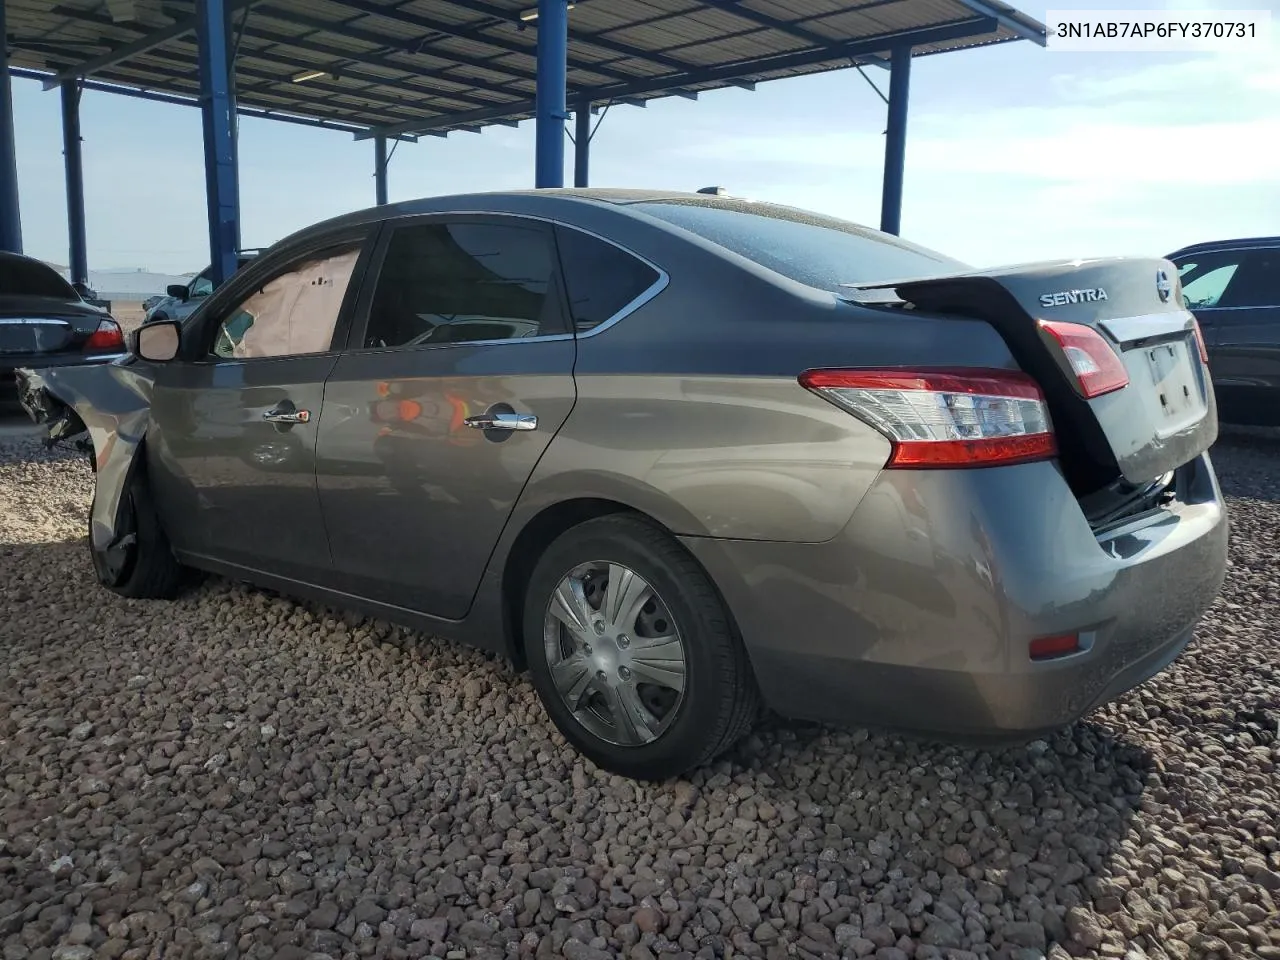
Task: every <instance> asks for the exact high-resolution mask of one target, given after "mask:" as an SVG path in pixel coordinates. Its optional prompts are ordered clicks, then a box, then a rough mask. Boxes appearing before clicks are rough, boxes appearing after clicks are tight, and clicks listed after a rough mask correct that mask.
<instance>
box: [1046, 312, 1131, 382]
mask: <svg viewBox="0 0 1280 960" xmlns="http://www.w3.org/2000/svg"><path fill="white" fill-rule="evenodd" d="M1040 327H1041V329H1043V330H1044V331H1045V332H1046V333H1048V334H1049V335H1050V336H1052V337H1053V339H1055V340H1057V341H1058V346H1060V347H1061V348H1062V352H1063V353H1064V354H1065V355H1066V358H1067V363H1069V364H1071V370H1072V372H1073V373H1075V375H1076V380H1077V381H1078V382H1079V384H1080V391H1081V393H1083V394H1084V398H1085V399H1086V400H1092V399H1093V398H1094V397H1100V396H1102V395H1103V394H1105V393H1113V392H1114V391H1116V390H1122V389H1124V388H1125V387H1127V386H1128V385H1129V372H1128V371H1127V370H1125V368H1124V364H1123V363H1122V362H1121V360H1120V357H1119V356H1118V355H1117V354H1116V352H1115V350H1113V349H1112V348H1111V344H1109V343H1107V341H1105V340H1103V339H1102V335H1101V334H1099V333H1098V332H1097V331H1096V330H1094V329H1093V328H1092V327H1086V326H1085V325H1084V324H1082V323H1066V322H1065V321H1061V320H1041V321H1040Z"/></svg>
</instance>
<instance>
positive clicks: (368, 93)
mask: <svg viewBox="0 0 1280 960" xmlns="http://www.w3.org/2000/svg"><path fill="white" fill-rule="evenodd" d="M64 16H67V17H68V18H69V19H75V20H80V21H82V22H85V23H91V24H94V25H96V26H107V25H108V24H106V23H105V22H104V21H102V20H99V19H98V18H96V17H94V16H92V15H88V14H85V13H84V12H77V13H75V14H72V13H70V12H67V13H65V14H64ZM182 40H183V42H185V43H193V42H194V41H193V40H191V39H188V38H185V37H184V38H182ZM271 42H274V41H271ZM256 53H257V51H254V50H247V51H246V50H243V48H242V50H241V57H245V56H250V57H252V56H254V55H255V54H256ZM148 55H149V56H151V57H153V58H155V59H158V60H169V61H171V62H173V63H174V65H175V67H177V68H183V67H185V66H186V64H187V59H186V58H184V57H181V56H179V55H177V54H170V53H168V52H166V51H162V50H155V49H153V50H151V51H148ZM267 59H273V60H275V61H276V62H278V63H281V64H284V65H286V66H288V67H290V68H295V69H299V70H307V69H313V68H315V64H314V63H313V62H311V61H307V60H299V59H297V58H296V57H287V56H285V55H283V54H280V53H271V54H269V55H268V56H267ZM129 69H134V70H147V71H150V72H152V73H156V74H158V75H160V76H163V77H166V78H169V79H182V78H184V77H185V74H184V73H181V72H178V73H169V72H166V71H162V70H158V69H155V68H153V67H145V66H142V65H139V64H133V65H131V66H130V67H129ZM396 69H400V68H399V67H397V68H396ZM236 72H237V73H238V74H240V75H243V76H246V77H251V78H253V79H254V80H256V81H261V82H258V83H255V84H253V85H251V86H246V87H242V88H240V90H239V94H240V95H244V94H246V93H250V94H251V93H255V92H261V91H263V90H265V89H266V88H267V87H271V86H283V87H289V86H291V84H292V79H291V78H288V77H278V76H276V75H275V74H273V73H269V72H266V71H264V70H260V69H257V68H254V67H247V66H245V65H244V64H238V65H237V67H236ZM404 72H405V73H409V74H411V73H412V71H411V70H409V69H408V68H405V71H404ZM342 73H343V75H345V76H347V77H350V78H351V79H353V80H359V81H361V82H363V83H366V84H369V85H370V87H374V86H377V87H384V88H386V89H389V90H403V91H404V92H405V93H407V94H412V95H415V96H417V97H422V96H433V97H441V98H443V99H456V100H457V101H458V102H460V103H467V102H471V103H477V104H479V105H480V106H481V107H492V106H494V105H495V104H494V102H493V101H491V100H481V99H479V98H477V97H468V96H467V95H466V94H462V95H460V96H459V97H452V96H451V95H450V94H448V93H445V92H442V91H435V90H431V89H424V88H422V87H414V86H407V85H404V84H401V83H399V82H397V81H396V80H392V79H388V78H386V77H381V76H379V75H377V74H371V73H366V72H365V71H363V70H358V69H344V70H343V71H342ZM307 85H308V87H310V88H311V89H313V90H323V91H325V92H326V93H332V94H335V95H340V96H349V97H359V98H363V99H365V100H368V101H369V102H370V103H372V104H375V105H380V106H383V107H392V108H395V107H405V106H413V105H412V104H406V103H404V102H403V101H400V100H393V99H390V98H388V97H387V96H385V95H381V94H379V93H376V92H373V91H372V90H371V89H370V88H366V87H360V88H357V89H349V88H346V87H340V86H337V85H335V84H328V83H324V82H323V81H321V80H320V79H319V78H317V79H316V80H314V81H308V84H307ZM46 89H48V85H47V84H46ZM506 95H507V96H517V97H518V96H520V95H521V94H520V92H519V91H507V92H506ZM276 96H278V97H279V98H280V99H286V100H289V101H291V102H293V103H296V104H299V105H300V107H303V108H305V107H307V106H309V103H308V101H307V98H306V97H295V96H289V97H285V96H283V95H280V94H276ZM512 102H518V101H512ZM302 112H305V109H303V110H302ZM384 112H385V113H386V114H387V115H388V116H394V114H395V110H394V109H390V110H386V111H384ZM433 112H435V113H436V114H437V115H444V112H443V111H440V110H436V111H433Z"/></svg>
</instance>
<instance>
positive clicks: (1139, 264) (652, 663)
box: [23, 190, 1227, 778]
mask: <svg viewBox="0 0 1280 960" xmlns="http://www.w3.org/2000/svg"><path fill="white" fill-rule="evenodd" d="M1177 286H1178V285H1177V274H1176V273H1175V272H1174V271H1173V269H1172V266H1171V265H1170V264H1169V263H1167V262H1166V261H1163V260H1158V259H1108V260H1083V261H1082V260H1072V261H1063V262H1054V263H1045V264H1036V265H1030V266H1020V267H1009V268H1001V269H994V270H977V271H975V270H970V269H968V268H966V267H965V266H964V265H962V264H959V263H957V262H955V261H953V260H950V259H948V258H946V257H943V256H941V255H939V254H936V253H933V252H931V251H928V250H924V249H922V248H919V247H916V246H914V245H912V244H909V243H906V242H904V241H902V240H899V239H898V238H896V237H892V236H887V235H884V234H881V233H877V232H876V231H873V230H869V229H866V228H863V227H860V226H857V225H855V224H851V223H848V222H845V221H842V220H837V219H834V218H831V217H826V216H823V215H820V214H816V213H810V212H807V211H800V210H795V209H791V208H787V207H780V206H775V205H770V204H763V203H751V202H747V201H742V200H735V199H732V198H728V197H723V196H708V195H698V194H662V193H652V192H640V191H607V190H577V191H575V190H564V191H556V190H551V191H535V192H524V193H496V194H483V195H472V196H461V197H440V198H434V199H430V200H422V201H416V202H411V203H403V204H398V205H394V206H386V207H379V208H376V209H372V210H368V211H364V212H361V213H356V214H351V215H348V216H345V217H341V218H338V219H336V220H332V221H328V222H326V223H323V224H320V225H318V226H315V227H312V228H310V229H307V230H304V231H302V232H300V233H298V234H296V235H295V236H292V237H290V238H288V239H287V240H284V241H282V242H281V243H280V244H278V245H277V246H276V247H274V248H272V249H271V250H270V251H268V252H266V253H265V254H264V255H262V256H261V257H260V258H258V259H257V260H256V261H255V262H254V263H253V264H251V265H249V266H248V267H247V268H245V269H244V270H242V271H240V273H238V274H237V275H236V276H235V277H233V278H232V279H231V280H230V281H229V282H227V283H226V284H225V285H224V286H223V287H221V288H220V289H218V290H217V291H215V292H214V293H213V294H212V295H211V296H209V297H207V298H206V300H205V302H204V304H203V305H202V306H201V307H200V308H199V309H198V310H197V311H196V312H195V313H194V314H193V315H192V316H191V317H190V318H189V319H188V320H187V321H186V322H184V323H176V322H159V323H152V324H149V325H147V326H144V327H142V328H141V329H140V330H139V331H137V332H136V333H135V335H134V340H133V343H132V348H133V354H134V356H133V357H131V359H129V360H128V361H125V362H121V363H117V364H114V365H112V366H110V367H109V368H104V369H102V370H86V371H77V370H68V371H65V372H64V371H58V372H56V373H52V374H48V375H46V374H41V373H39V372H37V371H27V372H26V373H25V374H24V376H23V393H24V398H25V403H26V406H27V408H28V409H29V410H30V411H31V412H32V414H33V415H34V416H35V417H36V418H37V419H41V420H44V421H47V422H49V423H50V424H51V426H52V428H53V429H54V431H55V432H56V433H57V434H58V435H60V436H69V435H72V434H74V433H76V432H83V431H84V430H87V432H88V434H89V437H90V438H91V440H92V445H93V449H94V451H95V462H96V469H97V495H96V498H95V501H94V505H93V508H92V511H91V518H90V550H91V554H92V557H93V559H94V564H95V567H96V569H97V572H98V577H99V579H100V581H101V582H102V583H103V584H105V585H106V586H107V587H108V588H110V589H111V590H114V591H116V592H117V593H120V594H122V595H124V596H128V597H173V596H176V595H178V594H179V592H180V590H181V587H182V585H183V583H184V582H186V580H187V579H188V574H189V573H190V572H191V571H194V570H200V571H210V572H214V573H218V574H222V575H226V576H231V577H235V578H239V579H243V580H248V581H251V582H254V583H258V584H263V585H266V586H269V587H274V588H277V589H280V590H283V591H286V592H290V593H292V594H294V595H296V596H299V597H308V598H314V599H318V600H323V601H325V602H329V603H333V604H337V605H342V606H347V607H351V608H355V609H358V610H361V611H364V612H366V613H369V614H373V615H377V616H382V617H386V618H388V619H392V620H396V621H399V622H403V623H406V624H410V625H413V626H416V627H419V628H421V629H422V630H424V631H427V632H430V633H433V634H437V635H442V636H448V637H453V638H457V639H460V640H462V641H465V642H468V643H472V644H475V645H477V646H480V647H483V648H485V649H488V650H492V651H496V652H499V653H501V654H503V655H505V656H507V657H510V658H511V659H512V660H513V661H514V662H515V663H516V664H518V665H520V666H522V667H527V668H528V669H529V671H530V672H531V674H532V678H533V682H534V685H535V687H536V689H537V691H538V693H539V694H540V696H541V698H542V700H543V702H544V704H545V706H546V709H547V711H548V713H549V715H550V717H551V719H552V720H553V721H554V723H555V724H556V725H557V726H558V727H559V729H560V730H561V731H562V732H563V733H564V735H565V736H566V737H567V738H568V739H569V740H570V741H571V742H572V743H573V744H575V745H576V746H577V747H578V749H580V750H581V751H582V752H583V753H584V754H585V755H587V756H588V757H590V758H591V759H592V760H593V761H595V762H596V763H598V764H600V765H601V766H603V767H605V768H607V769H609V770H613V771H616V772H619V773H622V774H624V775H627V776H632V777H638V778H665V777H669V776H672V775H676V774H679V773H681V772H683V771H686V770H688V769H690V768H691V767H694V766H697V765H699V764H703V763H706V762H707V761H709V760H711V759H712V758H714V757H716V756H717V755H719V754H721V753H722V752H723V751H724V750H726V749H727V748H728V747H730V746H731V745H732V744H733V743H734V742H735V741H736V740H737V739H738V738H739V737H741V736H742V735H743V734H744V733H745V732H746V731H747V730H748V729H749V728H750V727H751V724H752V722H753V721H754V720H755V719H756V717H757V716H758V715H759V713H760V710H761V709H762V707H769V708H772V709H773V710H775V711H777V712H779V713H781V714H784V715H787V716H792V717H804V718H811V719H815V720H821V721H830V722H835V723H841V724H874V725H888V726H893V727H898V728H903V729H907V730H913V731H920V732H923V733H926V734H930V735H935V736H941V737H945V738H950V739H965V740H969V739H989V740H992V741H1006V740H1018V739H1025V738H1029V737H1033V736H1037V735H1040V734H1042V733H1044V732H1047V731H1050V730H1053V729H1056V728H1059V727H1061V726H1063V725H1065V724H1069V723H1071V722H1073V721H1074V720H1076V719H1078V718H1080V717H1082V716H1084V715H1085V714H1086V713H1088V712H1089V711H1090V710H1091V709H1092V708H1093V707H1095V706H1096V705H1098V704H1100V703H1103V702H1105V701H1107V700H1108V699H1110V698H1113V697H1115V696H1117V695H1119V694H1120V693H1122V692H1123V691H1125V690H1127V689H1129V688H1130V687H1132V686H1134V685H1135V684H1137V683H1140V682H1142V681H1143V680H1145V679H1146V678H1148V677H1150V676H1151V675H1153V674H1154V673H1156V672H1157V671H1159V670H1160V669H1162V668H1163V667H1164V666H1165V665H1166V664H1168V663H1169V662H1170V661H1171V660H1172V659H1173V658H1174V657H1176V656H1177V655H1178V653H1179V652H1180V651H1181V650H1182V649H1183V648H1184V646H1185V645H1186V644H1187V643H1188V641H1189V640H1190V639H1191V637H1192V634H1193V631H1194V629H1195V626H1196V623H1197V621H1198V620H1199V618H1200V617H1201V615H1202V613H1203V612H1204V611H1205V609H1206V608H1207V607H1208V606H1209V604H1210V603H1211V602H1212V601H1213V599H1214V597H1215V595H1216V594H1217V592H1218V590H1219V588H1220V586H1221V584H1222V580H1223V575H1224V570H1225V563H1226V545H1227V517H1226V512H1225V507H1224V504H1223V500H1222V496H1221V494H1220V492H1219V489H1218V485H1217V481H1216V479H1215V476H1214V472H1213V468H1212V466H1211V464H1210V460H1209V456H1208V453H1207V451H1208V449H1209V447H1210V445H1211V444H1212V443H1213V441H1214V439H1215V438H1216V435H1217V417H1216V413H1215V400H1214V395H1213V390H1212V387H1211V385H1210V383H1209V379H1208V377H1207V375H1206V368H1205V363H1204V346H1203V343H1202V341H1201V339H1200V335H1199V330H1198V327H1197V326H1196V323H1195V320H1194V318H1193V317H1192V316H1191V314H1190V313H1188V312H1187V311H1186V309H1184V307H1183V305H1182V300H1181V296H1180V294H1179V291H1178V289H1177Z"/></svg>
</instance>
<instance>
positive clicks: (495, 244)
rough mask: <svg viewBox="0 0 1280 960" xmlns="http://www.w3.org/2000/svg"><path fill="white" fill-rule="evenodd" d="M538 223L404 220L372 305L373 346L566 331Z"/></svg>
mask: <svg viewBox="0 0 1280 960" xmlns="http://www.w3.org/2000/svg"><path fill="white" fill-rule="evenodd" d="M554 263H555V257H554V251H553V249H552V246H551V235H550V233H548V232H547V231H545V230H542V229H540V228H538V227H531V226H522V225H516V224H510V225H508V224H498V223H482V222H470V221H460V222H454V223H449V222H434V223H421V224H413V225H409V226H403V227H398V228H396V230H395V232H394V233H392V235H391V240H390V243H389V244H388V246H387V252H386V257H385V258H384V260H383V263H382V269H381V271H380V272H379V274H378V283H377V287H376V288H375V291H374V296H373V301H372V304H371V305H370V308H369V324H368V329H367V330H366V331H365V335H364V341H363V343H364V346H365V347H367V348H382V347H412V346H433V345H438V344H450V343H468V342H476V341H487V340H519V339H525V338H528V337H537V336H546V335H548V334H552V333H564V332H566V331H564V330H562V329H561V328H560V327H561V321H560V310H559V305H558V302H557V298H556V296H555V295H554V292H553V290H554V288H553V285H552V283H551V278H552V275H553V272H554V266H553V265H554Z"/></svg>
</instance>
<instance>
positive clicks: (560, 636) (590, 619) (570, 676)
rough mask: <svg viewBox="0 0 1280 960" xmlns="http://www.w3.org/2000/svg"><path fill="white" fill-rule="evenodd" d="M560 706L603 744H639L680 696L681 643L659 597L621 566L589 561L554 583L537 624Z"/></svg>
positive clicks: (659, 730) (652, 735) (675, 708)
mask: <svg viewBox="0 0 1280 960" xmlns="http://www.w3.org/2000/svg"><path fill="white" fill-rule="evenodd" d="M543 641H544V643H545V645H546V653H547V664H548V666H549V667H550V668H551V679H552V682H553V683H554V684H555V688H556V692H557V693H558V694H559V696H560V699H561V701H562V702H563V703H564V705H565V706H566V707H568V709H569V711H570V712H571V713H572V714H573V716H574V719H576V720H577V721H578V723H580V724H582V725H583V726H584V727H586V728H587V730H589V731H590V732H591V733H592V734H593V735H595V736H596V737H599V738H600V739H601V740H604V741H606V742H607V743H612V744H616V745H619V746H642V745H644V744H646V743H652V742H653V741H654V740H656V739H658V737H660V736H662V734H663V733H665V732H666V730H667V728H668V727H669V726H670V725H671V723H672V722H673V721H674V720H675V718H676V715H677V713H678V712H679V708H680V704H681V702H682V701H683V699H684V683H685V669H686V662H685V655H684V643H683V641H682V640H681V638H680V632H679V630H678V629H677V628H676V624H675V621H674V620H673V619H672V617H671V614H670V613H669V612H668V610H667V607H666V605H665V604H664V603H663V602H662V598H661V597H659V596H658V594H657V591H655V590H654V589H653V587H652V586H650V585H649V583H648V582H647V581H645V580H644V579H643V578H642V577H640V575H639V574H637V573H636V572H635V571H634V570H632V569H630V568H629V567H626V566H623V565H622V564H620V563H605V562H603V561H593V562H591V563H584V564H580V565H579V566H577V567H574V568H573V569H572V570H570V571H569V573H568V574H566V575H565V576H564V577H563V578H562V579H561V581H560V583H559V584H557V586H556V589H555V592H554V593H553V594H552V596H551V602H550V603H549V604H548V605H547V613H546V617H545V619H544V624H543Z"/></svg>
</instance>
